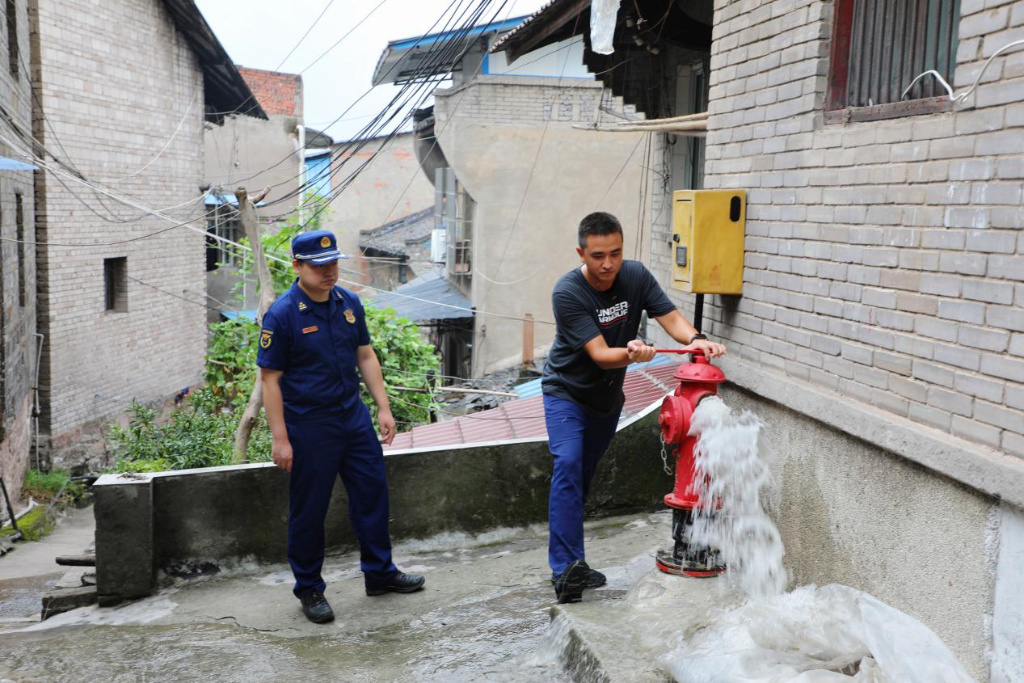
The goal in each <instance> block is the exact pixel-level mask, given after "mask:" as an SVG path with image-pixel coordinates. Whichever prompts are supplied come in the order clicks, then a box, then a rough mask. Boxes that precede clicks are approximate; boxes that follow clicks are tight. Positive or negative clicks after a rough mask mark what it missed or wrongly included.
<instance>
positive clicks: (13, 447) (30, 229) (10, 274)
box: [0, 0, 36, 516]
mask: <svg viewBox="0 0 1024 683" xmlns="http://www.w3.org/2000/svg"><path fill="white" fill-rule="evenodd" d="M15 8H16V12H15V14H14V15H13V17H11V18H8V17H7V16H6V14H5V15H4V17H3V24H2V28H0V41H2V45H3V46H2V48H0V50H2V52H0V54H4V55H8V54H9V50H10V46H9V45H8V42H7V41H8V39H7V35H8V34H7V22H8V21H11V20H13V21H14V22H15V23H16V27H17V41H18V45H17V50H18V53H19V54H20V55H21V56H20V58H19V60H18V64H17V75H16V76H15V75H13V74H12V73H11V70H10V68H9V67H8V63H7V61H6V60H5V62H4V68H2V69H0V105H2V106H3V108H4V110H5V111H6V112H8V113H9V115H10V116H11V118H12V119H13V121H14V123H16V124H17V125H18V126H20V127H21V128H22V129H23V130H25V131H31V130H32V85H31V81H30V73H29V71H28V69H27V67H28V64H29V60H30V57H31V49H32V48H31V43H30V37H29V22H28V3H27V2H26V1H25V0H18V1H17V2H16V3H15ZM3 135H4V136H5V137H8V136H10V137H9V139H10V140H11V141H12V142H13V143H15V144H16V145H17V146H18V147H20V148H24V143H22V142H21V141H20V140H18V139H16V138H15V137H13V136H12V135H11V132H10V126H6V127H5V132H4V133H3ZM0 155H2V156H8V157H10V156H14V150H13V149H12V146H11V145H9V144H7V143H3V142H0ZM19 197H20V200H21V206H22V216H21V221H22V228H21V230H19V228H18V224H17V202H18V199H19ZM19 233H20V234H19ZM0 235H3V237H4V240H5V241H4V242H3V243H2V244H0V262H2V263H3V268H2V269H0V477H3V480H4V483H5V484H6V485H7V490H8V492H9V493H11V495H12V497H13V498H14V499H15V500H17V498H18V497H19V496H20V494H21V484H22V481H23V479H24V477H25V472H26V470H27V469H28V467H29V464H30V463H29V459H30V432H31V400H32V399H31V386H32V375H31V373H32V370H33V369H34V368H35V356H34V355H33V352H34V350H35V349H36V343H35V340H34V339H33V336H32V335H33V334H34V333H35V331H36V296H35V291H36V248H35V244H34V243H33V242H34V241H35V190H34V181H33V173H32V172H31V171H3V172H0ZM19 238H20V239H22V240H25V241H26V243H23V244H18V243H15V242H14V241H10V240H17V239H19ZM4 516H6V513H5V515H4Z"/></svg>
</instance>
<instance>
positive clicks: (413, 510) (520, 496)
mask: <svg viewBox="0 0 1024 683" xmlns="http://www.w3.org/2000/svg"><path fill="white" fill-rule="evenodd" d="M620 429H622V430H626V431H624V432H623V433H620V435H619V436H618V437H616V439H615V440H614V441H613V442H612V445H611V447H610V448H609V450H608V452H607V453H606V455H605V457H604V459H603V460H602V463H601V466H600V467H599V468H598V473H597V479H596V480H595V483H594V487H593V489H592V493H591V496H590V501H589V506H588V507H589V509H590V511H591V512H592V513H594V512H597V513H612V512H615V511H625V510H629V509H654V508H656V507H658V506H659V504H660V501H661V499H662V497H663V496H664V494H665V493H666V492H668V491H669V490H671V480H670V479H669V478H668V477H666V476H665V474H664V473H663V472H662V470H661V464H660V462H659V461H658V458H657V453H658V449H659V442H658V426H657V410H654V409H652V412H649V413H647V414H646V415H645V416H643V417H639V418H637V419H634V420H633V421H632V422H630V423H628V424H625V425H623V426H622V427H620ZM385 458H386V462H387V468H388V484H389V489H390V492H391V520H392V521H391V535H392V538H394V539H396V540H397V539H405V538H426V537H429V536H433V535H435V534H439V533H443V532H446V531H452V532H455V531H459V532H466V533H479V532H482V531H486V530H488V529H494V528H498V527H514V526H520V525H526V524H533V523H537V522H543V521H544V520H545V519H546V518H547V501H548V490H549V485H550V479H551V456H550V454H549V453H548V450H547V440H546V439H523V440H520V441H514V442H502V443H500V444H498V443H492V444H476V445H471V446H464V447H459V448H441V449H414V450H408V451H394V452H389V453H388V454H387V455H386V456H385ZM94 491H95V494H96V557H97V589H98V591H99V594H100V596H101V599H102V601H103V602H105V603H108V604H109V603H114V602H117V601H119V600H120V599H124V598H134V597H140V596H143V595H148V594H149V592H150V591H151V590H152V589H153V587H154V582H153V576H154V569H160V570H165V571H168V570H169V571H172V572H173V571H182V570H184V571H188V570H189V569H192V568H197V567H200V566H202V565H203V564H204V563H209V565H214V566H217V567H224V566H228V565H232V564H237V563H239V562H241V561H243V560H252V559H255V560H258V561H262V562H282V561H284V559H285V556H286V546H285V542H286V537H287V517H288V475H287V474H286V473H284V472H283V471H281V470H279V469H277V468H276V467H274V466H273V465H271V464H269V463H267V464H259V465H241V466H237V467H220V468H209V469H205V470H188V471H182V472H166V473H161V474H155V475H140V478H138V479H126V478H121V477H118V476H116V475H104V476H103V477H102V478H101V479H100V480H99V481H98V482H97V484H96V486H95V488H94ZM346 511H347V502H346V496H345V494H344V487H343V486H341V485H340V483H339V484H337V485H336V486H335V490H334V498H333V499H332V502H331V509H330V512H329V513H328V529H327V539H328V546H329V547H331V548H339V547H350V546H352V545H353V544H354V543H355V537H354V534H353V532H352V529H351V526H350V525H349V523H348V518H347V514H346ZM208 569H209V566H207V570H208Z"/></svg>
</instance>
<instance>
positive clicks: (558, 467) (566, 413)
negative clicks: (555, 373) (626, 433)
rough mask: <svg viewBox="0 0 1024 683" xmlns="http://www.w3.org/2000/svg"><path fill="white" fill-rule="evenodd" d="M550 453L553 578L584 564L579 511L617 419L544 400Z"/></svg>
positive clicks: (564, 402)
mask: <svg viewBox="0 0 1024 683" xmlns="http://www.w3.org/2000/svg"><path fill="white" fill-rule="evenodd" d="M544 420H545V422H546V424H547V428H548V449H549V450H550V451H551V455H552V457H553V458H554V471H553V472H552V474H551V495H550V497H549V498H548V529H549V533H550V538H549V540H548V564H550V565H551V571H552V572H554V574H555V575H558V574H561V573H562V572H563V571H565V569H566V567H568V566H569V565H570V564H571V563H572V562H573V561H574V560H585V559H586V554H585V552H584V549H583V506H584V504H585V503H586V502H587V494H588V493H590V482H591V481H592V480H593V479H594V472H596V471H597V463H598V462H600V460H601V456H603V455H604V452H605V451H606V450H608V444H609V443H611V440H612V437H613V436H615V428H616V427H617V426H618V424H619V415H618V413H616V414H615V415H613V416H610V417H591V416H590V415H587V414H586V413H585V412H584V411H583V408H581V407H579V406H578V405H576V404H575V403H573V402H572V401H569V400H566V399H564V398H556V397H553V396H548V395H545V396H544Z"/></svg>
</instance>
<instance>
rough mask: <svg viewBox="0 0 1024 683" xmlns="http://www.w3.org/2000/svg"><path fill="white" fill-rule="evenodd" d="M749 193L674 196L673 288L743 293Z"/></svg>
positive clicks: (680, 193)
mask: <svg viewBox="0 0 1024 683" xmlns="http://www.w3.org/2000/svg"><path fill="white" fill-rule="evenodd" d="M746 220H747V193H746V191H744V190H678V191H676V192H673V193H672V288H673V289H681V290H683V291H684V292H693V293H695V294H742V293H743V234H744V226H745V225H746Z"/></svg>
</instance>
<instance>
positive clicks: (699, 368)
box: [673, 356, 725, 384]
mask: <svg viewBox="0 0 1024 683" xmlns="http://www.w3.org/2000/svg"><path fill="white" fill-rule="evenodd" d="M673 377H675V379H677V380H679V381H680V382H694V383H702V384H721V383H722V382H724V381H725V373H724V372H722V371H721V370H720V369H719V368H716V367H715V366H714V365H712V364H711V363H709V362H708V361H707V359H706V358H704V357H703V356H697V357H696V358H695V362H693V363H683V364H681V365H680V366H679V368H678V369H677V370H676V374H675V375H673Z"/></svg>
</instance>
